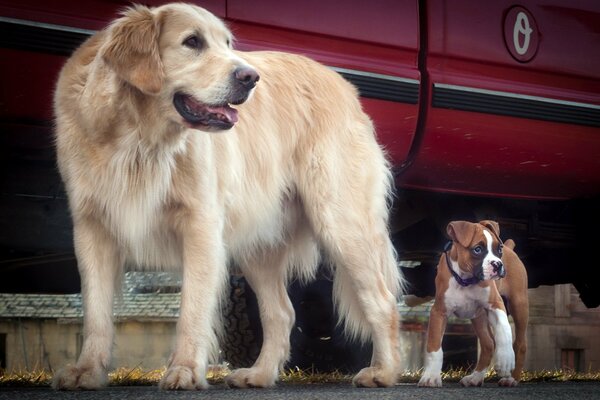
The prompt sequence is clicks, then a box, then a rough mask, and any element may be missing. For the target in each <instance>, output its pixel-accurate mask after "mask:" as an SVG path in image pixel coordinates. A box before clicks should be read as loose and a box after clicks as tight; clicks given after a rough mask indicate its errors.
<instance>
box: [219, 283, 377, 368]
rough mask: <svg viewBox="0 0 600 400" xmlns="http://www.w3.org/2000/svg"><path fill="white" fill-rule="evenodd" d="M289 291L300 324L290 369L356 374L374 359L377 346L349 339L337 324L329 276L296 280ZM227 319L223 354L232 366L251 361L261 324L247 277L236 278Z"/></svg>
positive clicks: (293, 340)
mask: <svg viewBox="0 0 600 400" xmlns="http://www.w3.org/2000/svg"><path fill="white" fill-rule="evenodd" d="M288 292H289V295H290V299H291V301H292V304H293V306H294V309H295V312H296V324H295V325H294V328H293V329H292V332H291V335H290V343H291V351H290V360H289V361H288V363H287V364H286V368H300V369H302V370H312V371H315V372H331V371H340V372H344V373H353V372H356V371H358V370H360V369H361V368H363V367H365V366H367V365H368V364H369V362H370V359H371V349H372V347H371V346H370V345H361V344H359V343H354V342H351V341H349V340H348V339H347V338H346V337H345V335H344V333H343V329H342V328H341V327H340V326H338V324H337V315H336V313H335V309H334V306H333V302H332V297H331V293H332V282H331V280H330V279H328V278H327V277H324V276H321V277H320V278H319V279H317V280H316V281H314V282H312V283H310V284H308V285H301V284H299V283H294V284H292V285H291V286H290V288H289V290H288ZM224 320H225V334H224V338H223V341H222V346H221V352H222V356H223V359H224V360H225V361H227V362H228V363H229V365H230V367H232V368H244V367H249V366H251V365H252V364H253V363H254V361H255V360H256V358H257V357H258V354H259V352H260V348H261V345H262V328H261V325H260V317H259V312H258V305H257V301H256V296H255V295H254V292H252V290H251V289H250V286H249V285H248V284H247V282H246V281H245V279H244V278H243V277H239V276H233V277H232V278H231V290H230V296H229V303H228V304H227V306H226V308H225V315H224Z"/></svg>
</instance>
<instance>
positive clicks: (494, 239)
mask: <svg viewBox="0 0 600 400" xmlns="http://www.w3.org/2000/svg"><path fill="white" fill-rule="evenodd" d="M446 232H447V234H448V236H449V237H450V239H452V242H453V247H454V248H455V251H454V252H453V256H454V257H456V258H454V257H453V258H454V259H455V261H457V263H458V266H459V268H460V269H461V270H463V271H464V272H468V273H470V274H472V275H473V276H476V277H478V278H479V279H481V280H489V279H500V278H503V277H504V276H505V275H506V272H505V269H504V264H503V263H502V246H503V245H502V241H501V240H500V227H499V225H498V223H497V222H495V221H489V220H485V221H480V222H479V223H472V222H467V221H453V222H450V223H449V224H448V226H447V228H446Z"/></svg>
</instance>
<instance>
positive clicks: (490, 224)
mask: <svg viewBox="0 0 600 400" xmlns="http://www.w3.org/2000/svg"><path fill="white" fill-rule="evenodd" d="M479 223H480V224H481V225H483V226H485V227H486V228H488V229H489V230H490V231H492V232H493V233H494V235H496V237H497V238H498V239H500V225H498V223H497V222H496V221H491V220H488V219H486V220H483V221H479Z"/></svg>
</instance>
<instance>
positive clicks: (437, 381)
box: [417, 372, 442, 387]
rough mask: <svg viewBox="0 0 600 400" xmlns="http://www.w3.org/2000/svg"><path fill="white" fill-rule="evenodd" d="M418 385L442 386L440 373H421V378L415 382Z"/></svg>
mask: <svg viewBox="0 0 600 400" xmlns="http://www.w3.org/2000/svg"><path fill="white" fill-rule="evenodd" d="M417 386H419V387H442V375H440V374H430V373H426V372H425V373H423V375H422V376H421V379H419V383H418V384H417Z"/></svg>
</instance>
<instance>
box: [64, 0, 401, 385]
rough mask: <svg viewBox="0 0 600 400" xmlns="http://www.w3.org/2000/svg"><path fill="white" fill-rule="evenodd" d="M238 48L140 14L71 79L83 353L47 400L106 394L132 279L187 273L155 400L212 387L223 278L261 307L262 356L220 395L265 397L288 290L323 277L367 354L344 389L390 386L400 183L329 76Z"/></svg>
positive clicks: (127, 19)
mask: <svg viewBox="0 0 600 400" xmlns="http://www.w3.org/2000/svg"><path fill="white" fill-rule="evenodd" d="M232 40H233V39H232V35H231V33H230V31H229V30H228V29H227V27H226V26H225V25H224V23H223V22H222V21H221V20H220V19H218V18H217V17H215V16H214V15H212V14H211V13H209V12H208V11H206V10H204V9H202V8H199V7H196V6H192V5H187V4H182V3H176V4H167V5H164V6H161V7H157V8H147V7H143V6H133V7H131V8H129V9H127V10H125V11H124V12H123V13H122V15H121V16H120V18H118V19H116V20H115V21H113V22H112V23H111V24H110V25H109V26H108V27H107V28H106V29H104V30H102V31H100V32H98V33H97V34H95V35H94V36H93V37H91V38H90V39H89V40H87V41H86V42H85V43H84V44H83V45H82V46H81V47H80V48H79V49H78V50H77V51H76V52H75V53H74V54H73V55H72V57H71V58H70V59H69V60H68V61H67V63H66V64H65V66H64V67H63V69H62V71H61V74H60V77H59V80H58V83H57V87H56V93H55V100H54V102H55V104H54V107H55V115H56V145H57V157H58V166H59V169H60V172H61V175H62V177H63V180H64V183H65V186H66V189H67V193H68V198H69V204H70V208H71V212H72V219H73V225H74V228H73V229H74V246H75V252H76V255H77V260H78V268H79V272H80V275H81V284H82V285H81V286H82V296H83V307H84V342H83V348H82V351H81V355H80V357H79V359H78V361H77V363H76V364H75V365H74V366H67V367H65V368H64V369H62V370H61V371H59V372H58V373H57V374H56V376H55V378H54V381H53V385H54V387H55V388H58V389H76V388H83V389H92V388H98V387H101V386H102V385H105V384H106V380H107V369H108V367H109V364H110V355H111V345H112V342H113V329H114V328H113V322H112V307H113V297H114V294H115V282H118V281H119V277H120V276H121V274H122V272H123V270H124V268H125V267H141V268H154V269H160V270H163V269H179V270H180V271H181V273H182V276H183V286H182V289H181V310H180V317H179V320H178V322H177V333H176V338H175V339H176V340H175V344H174V350H173V353H172V356H171V357H170V359H169V362H168V368H167V370H166V372H165V374H164V377H163V378H162V380H161V383H160V387H161V388H164V389H200V388H206V387H207V386H208V384H207V381H206V378H205V373H206V368H207V363H208V362H209V360H210V359H211V358H210V357H211V355H212V354H214V353H215V351H216V350H217V349H218V340H217V338H218V325H219V310H220V308H219V305H220V304H219V303H220V301H221V298H222V297H221V295H222V294H223V292H224V291H225V290H226V285H227V277H228V269H227V268H228V265H229V264H231V263H235V264H236V265H238V266H239V267H240V268H241V270H242V272H243V273H244V275H245V277H246V278H247V280H248V282H249V283H250V285H251V287H252V288H253V289H254V291H255V292H256V295H257V298H258V302H259V306H260V317H261V322H262V326H263V330H264V343H263V346H262V350H261V353H260V356H259V357H258V359H257V360H256V362H255V363H254V365H253V366H252V367H251V368H247V369H238V370H235V371H233V372H232V373H231V374H230V375H229V376H228V377H227V379H226V381H227V383H228V385H230V386H232V387H268V386H272V385H274V384H275V382H276V380H277V378H278V375H279V372H280V370H281V368H282V366H283V365H284V363H285V361H286V358H287V357H288V353H289V348H290V344H289V335H290V330H291V328H292V326H293V325H294V310H293V308H292V304H291V303H290V300H289V298H288V296H287V292H286V283H287V281H288V280H289V279H292V278H298V279H310V278H311V276H313V275H314V272H315V269H316V266H317V265H318V264H319V263H321V262H322V263H326V264H331V266H332V268H333V270H334V271H335V272H334V277H335V284H334V292H335V293H334V296H335V300H336V304H337V307H338V310H339V312H340V315H342V316H343V317H342V318H343V319H344V322H345V327H346V328H347V332H348V334H349V335H350V336H354V337H358V338H361V339H369V338H370V339H372V341H373V357H372V363H371V366H370V367H367V368H364V369H363V370H361V371H360V372H359V373H358V374H357V375H356V377H355V378H354V384H355V385H357V386H367V387H375V386H390V385H393V384H394V383H395V382H396V379H397V373H398V366H399V351H398V347H399V316H398V312H397V309H396V296H397V295H398V294H399V291H400V290H401V286H402V277H401V274H400V272H399V269H398V266H397V261H396V256H395V251H394V248H393V246H392V244H391V241H390V238H389V232H388V228H387V220H388V212H389V204H388V203H389V198H390V194H391V184H392V182H391V179H392V178H391V174H390V170H389V163H388V161H387V160H386V157H385V154H384V152H383V150H382V148H381V147H380V146H379V145H378V143H377V141H376V137H375V135H374V129H373V124H372V122H371V120H370V119H369V117H368V116H367V115H366V114H365V113H364V112H363V110H362V108H361V105H360V102H359V99H358V96H357V92H356V90H355V88H354V87H353V86H352V85H350V84H349V83H347V82H346V81H345V80H344V79H343V78H341V77H340V76H339V75H338V74H337V73H336V72H334V71H332V70H330V69H329V68H326V67H324V66H322V65H320V64H318V63H316V62H314V61H311V60H309V59H307V58H305V57H302V56H297V55H291V54H283V53H277V52H247V53H245V52H239V51H235V50H233V49H232ZM234 106H235V107H234Z"/></svg>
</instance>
